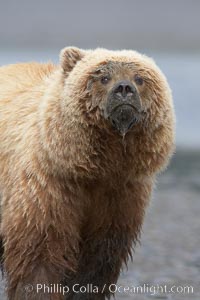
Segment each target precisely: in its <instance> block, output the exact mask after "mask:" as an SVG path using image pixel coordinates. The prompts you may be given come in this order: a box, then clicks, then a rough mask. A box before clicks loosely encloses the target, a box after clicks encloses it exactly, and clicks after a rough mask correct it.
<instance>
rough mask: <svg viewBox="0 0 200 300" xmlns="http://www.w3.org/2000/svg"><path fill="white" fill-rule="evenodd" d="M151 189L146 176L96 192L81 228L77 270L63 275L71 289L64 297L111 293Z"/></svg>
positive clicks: (82, 299)
mask: <svg viewBox="0 0 200 300" xmlns="http://www.w3.org/2000/svg"><path fill="white" fill-rule="evenodd" d="M97 188H98V187H97ZM151 189H152V181H151V180H149V179H148V178H147V177H145V178H142V179H141V180H137V181H134V180H133V181H132V182H131V181H129V182H127V184H124V185H123V186H120V185H119V190H117V191H116V190H113V189H111V190H108V189H107V187H106V192H105V193H104V192H102V191H103V190H102V189H101V193H100V194H98V191H97V192H96V195H97V197H96V198H93V199H92V201H93V202H92V205H91V213H90V212H89V214H88V223H87V225H86V227H85V228H84V230H83V233H84V234H83V237H82V247H81V250H80V251H81V253H80V259H79V266H78V270H77V274H76V275H75V276H74V278H73V280H72V281H69V280H68V279H66V285H69V286H70V290H71V291H72V292H71V294H70V295H67V296H66V299H67V300H105V299H107V298H108V299H109V298H110V296H111V295H112V294H114V292H115V287H116V286H115V284H116V282H117V279H118V277H119V274H120V269H121V267H122V264H123V263H125V264H126V263H127V261H128V258H129V256H131V255H132V246H134V244H135V243H136V242H137V240H138V236H139V234H140V229H141V225H142V221H143V216H144V209H145V206H146V204H147V203H148V199H149V197H150V194H151ZM98 196H99V197H98Z"/></svg>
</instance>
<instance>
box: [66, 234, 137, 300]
mask: <svg viewBox="0 0 200 300" xmlns="http://www.w3.org/2000/svg"><path fill="white" fill-rule="evenodd" d="M130 251H131V241H130V237H128V235H127V232H125V231H124V232H122V231H121V232H119V231H118V232H117V229H116V230H114V231H113V230H111V231H109V232H108V233H107V234H106V235H104V236H102V237H101V236H97V237H93V238H92V239H91V240H89V239H88V240H87V241H85V242H84V245H83V248H82V253H81V257H80V263H79V268H78V272H77V276H75V277H74V279H73V281H72V282H70V283H69V280H66V284H67V285H70V290H71V294H70V295H68V296H66V299H67V300H68V299H70V300H72V299H73V300H104V299H106V297H109V295H110V294H111V293H112V291H113V288H114V287H113V286H112V285H113V284H116V282H117V279H118V276H119V273H120V269H121V266H122V263H123V262H126V260H127V258H128V254H129V252H130Z"/></svg>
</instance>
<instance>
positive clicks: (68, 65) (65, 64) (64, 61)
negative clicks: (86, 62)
mask: <svg viewBox="0 0 200 300" xmlns="http://www.w3.org/2000/svg"><path fill="white" fill-rule="evenodd" d="M84 56H85V51H84V50H81V49H79V48H76V47H66V48H64V49H62V50H61V52H60V65H61V67H62V69H63V71H64V72H66V73H68V72H70V71H71V70H72V69H73V68H74V66H75V65H76V63H77V62H78V61H79V60H81V59H82V58H83V57H84Z"/></svg>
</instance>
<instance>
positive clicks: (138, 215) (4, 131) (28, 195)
mask: <svg viewBox="0 0 200 300" xmlns="http://www.w3.org/2000/svg"><path fill="white" fill-rule="evenodd" d="M111 61H114V62H115V63H113V64H112V63H111V64H110V69H109V70H110V72H113V74H114V76H115V74H116V76H119V77H120V76H123V74H125V75H126V74H128V75H127V76H132V73H131V72H133V71H134V70H133V69H132V67H130V73H129V71H128V69H127V70H126V72H125V71H124V69H123V64H127V65H128V66H129V64H130V65H131V66H132V65H134V68H135V70H136V71H137V72H140V73H141V74H143V77H144V78H145V80H146V86H145V87H142V88H141V90H139V92H140V95H141V98H142V100H143V107H144V109H145V117H144V118H143V122H141V123H138V124H137V125H136V126H135V127H134V128H133V130H131V131H130V132H128V133H127V135H126V137H125V142H126V149H125V147H124V143H123V140H122V137H121V136H120V135H119V134H118V133H117V132H115V131H114V130H113V129H112V126H111V124H109V122H108V120H105V119H103V118H102V110H103V102H104V101H106V95H107V92H108V91H107V90H106V89H104V90H103V88H102V86H101V85H100V84H99V81H98V80H97V78H96V77H95V79H94V74H95V72H96V70H97V69H98V68H100V69H101V68H102V70H103V66H104V67H105V66H106V64H107V63H108V62H111ZM116 62H118V63H119V64H117V68H118V71H117V72H116V69H115V66H116ZM132 63H133V64H132ZM104 70H105V69H104ZM106 72H107V70H106ZM124 72H125V73H124ZM97 73H98V72H97ZM97 73H96V74H97ZM97 75H98V74H97ZM113 80H115V79H113ZM0 112H1V118H0V140H1V144H0V168H1V175H0V190H1V195H2V200H1V237H2V240H3V247H4V255H3V265H4V268H5V271H6V274H7V279H8V296H9V300H23V299H26V293H25V291H24V288H23V287H24V285H25V284H27V283H28V284H33V285H35V284H37V283H46V284H50V283H55V284H56V283H60V282H63V283H64V284H66V285H69V286H70V285H73V284H74V283H77V282H78V283H80V284H82V285H86V284H87V283H92V284H94V285H97V286H98V287H99V288H100V289H101V288H102V286H103V285H104V284H105V283H106V284H107V287H108V285H109V284H110V283H115V282H116V281H117V278H118V276H119V273H120V269H121V267H122V265H123V263H127V260H128V258H129V256H131V251H132V247H133V246H134V244H135V243H136V242H137V240H138V238H139V235H140V229H141V225H142V222H143V217H144V213H145V208H146V205H147V203H148V201H149V198H150V195H151V191H152V187H153V184H154V180H155V175H156V173H157V172H159V171H160V170H161V169H163V168H164V167H165V166H166V165H167V163H168V160H169V157H170V156H171V154H172V152H173V144H174V114H173V105H172V99H171V92H170V89H169V87H168V84H167V82H166V79H165V77H164V76H163V74H162V73H161V72H160V70H159V69H158V68H157V67H156V65H155V64H154V62H153V61H152V60H150V59H148V58H147V57H145V56H141V55H140V54H138V53H137V52H133V51H122V52H112V51H107V50H104V49H97V50H96V51H82V50H79V49H76V48H67V49H64V50H63V51H62V53H61V57H60V65H59V66H54V65H53V64H37V63H30V64H18V65H11V66H6V67H2V68H0ZM1 252H2V251H1ZM106 296H107V297H109V296H110V293H109V291H108V288H106V289H105V291H104V293H103V294H101V293H100V294H97V295H94V294H93V295H88V294H87V295H86V294H85V295H83V294H82V295H73V294H70V295H68V297H67V299H73V300H78V299H81V300H83V299H87V300H88V299H92V300H94V299H96V300H101V299H105V297H106ZM28 297H29V298H28V299H29V300H36V299H37V300H39V299H41V300H42V299H43V300H53V299H54V300H63V296H62V295H61V294H36V293H34V292H33V293H30V294H29V295H28Z"/></svg>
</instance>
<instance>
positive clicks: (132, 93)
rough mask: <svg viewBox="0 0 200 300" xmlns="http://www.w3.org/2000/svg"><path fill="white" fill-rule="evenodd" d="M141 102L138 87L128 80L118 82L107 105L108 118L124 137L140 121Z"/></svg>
mask: <svg viewBox="0 0 200 300" xmlns="http://www.w3.org/2000/svg"><path fill="white" fill-rule="evenodd" d="M141 108H142V107H141V100H140V96H139V94H138V91H137V89H136V87H135V86H134V85H133V84H132V83H131V82H130V81H128V80H123V81H119V82H117V83H116V84H115V85H114V87H113V88H112V90H111V91H110V93H109V95H108V99H107V103H106V109H105V110H106V117H107V119H108V120H110V122H111V124H112V125H113V127H114V128H115V129H117V130H118V131H119V133H120V134H122V135H124V134H126V133H127V131H128V130H129V129H131V127H132V126H133V125H134V124H136V123H137V122H138V121H139V119H140V112H141Z"/></svg>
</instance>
